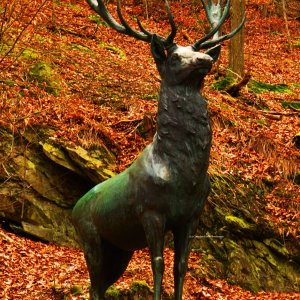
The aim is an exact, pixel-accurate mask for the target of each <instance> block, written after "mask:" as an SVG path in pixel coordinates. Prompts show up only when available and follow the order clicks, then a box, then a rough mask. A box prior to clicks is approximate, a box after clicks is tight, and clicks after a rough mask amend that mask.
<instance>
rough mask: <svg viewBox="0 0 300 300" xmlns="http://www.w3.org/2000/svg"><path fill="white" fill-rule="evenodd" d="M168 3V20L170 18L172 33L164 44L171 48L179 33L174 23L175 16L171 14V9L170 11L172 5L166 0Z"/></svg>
mask: <svg viewBox="0 0 300 300" xmlns="http://www.w3.org/2000/svg"><path fill="white" fill-rule="evenodd" d="M165 3H166V7H167V12H168V18H169V23H170V25H171V33H170V34H169V36H168V37H167V39H166V40H165V42H164V46H165V47H168V46H171V45H172V44H173V41H174V38H175V36H176V33H177V26H176V24H175V22H174V18H173V15H172V13H171V9H170V5H169V2H168V0H165Z"/></svg>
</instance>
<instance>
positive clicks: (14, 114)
mask: <svg viewBox="0 0 300 300" xmlns="http://www.w3.org/2000/svg"><path fill="white" fill-rule="evenodd" d="M4 2H6V1H4ZM127 2H129V1H127ZM199 2H200V1H199ZM135 3H136V2H135ZM274 3H275V2H274V1H266V0H265V1H264V0H251V1H248V5H247V23H246V25H245V68H246V72H247V73H249V74H250V75H251V79H252V82H251V81H250V82H249V85H247V86H246V87H244V88H243V90H242V91H241V93H240V95H239V97H235V98H234V97H232V96H230V95H229V94H228V93H224V92H223V93H221V92H220V91H218V90H217V88H216V85H215V81H216V80H217V79H220V77H221V76H222V75H224V74H225V73H226V67H227V61H228V59H227V57H228V53H227V43H225V45H224V47H223V49H222V56H221V59H220V63H219V64H218V65H217V66H216V67H215V69H214V70H213V71H212V72H211V74H210V75H209V76H208V77H207V81H206V84H205V88H204V91H203V93H204V95H205V96H206V97H207V99H208V102H209V111H210V116H211V119H212V124H213V130H214V137H213V148H212V155H211V167H210V168H211V169H210V172H217V173H219V174H232V175H234V174H238V175H239V176H241V177H242V178H245V179H247V180H251V181H253V182H256V183H257V184H259V183H260V182H264V183H269V184H271V185H272V187H273V189H272V190H271V191H270V193H269V194H268V195H267V197H266V200H267V205H266V207H265V210H266V211H267V212H268V218H269V219H270V220H271V221H272V222H273V223H275V224H277V226H278V230H279V232H280V233H281V234H282V236H283V237H288V236H290V235H292V236H294V237H296V238H299V237H300V226H299V225H300V224H299V217H300V216H299V205H300V199H299V185H297V184H296V183H295V181H296V180H295V179H296V178H298V179H297V180H298V184H299V160H300V157H299V150H298V149H297V148H296V147H295V145H294V142H293V138H294V136H295V135H296V134H297V133H298V132H299V95H300V85H299V74H300V67H299V64H297V61H299V57H300V48H299V42H300V40H299V39H300V36H299V21H297V20H296V19H295V18H292V17H290V18H288V23H287V27H286V26H285V25H284V19H283V17H282V13H281V12H280V10H279V11H278V10H277V7H276V6H275V4H274ZM24 4H26V5H24ZM42 4H43V5H42ZM1 5H2V4H1ZM41 5H42V6H41ZM171 7H172V12H173V14H174V17H175V20H176V24H177V25H178V34H177V37H176V42H178V43H180V44H182V45H187V44H191V43H192V42H193V41H195V40H196V39H197V38H200V37H201V36H202V35H203V32H204V30H206V29H207V27H206V26H207V25H205V22H204V21H203V20H204V13H203V9H201V5H200V4H199V3H196V2H192V4H187V1H178V2H177V1H176V2H173V1H171ZM12 8H13V7H12ZM109 8H110V11H112V13H113V14H115V6H114V5H113V4H112V3H111V2H110V4H109ZM14 9H15V10H16V12H15V13H16V15H14V14H12V15H10V14H7V16H10V17H11V20H9V18H7V19H8V21H6V22H7V23H5V24H6V25H5V26H6V27H5V26H4V27H3V28H7V30H4V31H3V30H2V29H3V28H1V30H2V31H1V32H0V33H2V34H1V37H0V68H1V74H0V113H1V118H0V125H1V126H3V127H5V128H10V129H11V130H12V131H13V132H18V131H20V132H21V131H22V130H24V128H25V127H26V126H32V127H34V126H36V125H41V126H48V127H51V128H53V129H54V132H55V133H54V134H53V136H52V137H51V139H52V140H53V141H56V140H59V139H60V140H61V139H63V140H65V142H66V143H72V144H76V145H81V146H82V147H85V148H89V147H97V145H99V144H102V143H105V144H106V145H107V146H108V147H109V148H110V149H111V150H112V151H113V152H114V153H115V154H116V156H117V160H118V166H117V169H116V171H121V170H123V169H124V168H126V167H127V166H128V165H129V164H130V163H131V162H132V160H133V159H134V158H135V157H136V155H138V153H139V152H140V151H141V150H142V149H143V148H144V147H145V145H146V144H147V143H149V142H150V140H151V136H152V135H153V132H154V131H155V116H156V106H157V94H158V88H159V77H158V74H157V71H156V69H155V66H154V62H153V60H152V58H151V56H150V51H149V45H147V44H146V43H142V42H139V41H135V40H134V39H132V38H130V37H126V36H121V35H119V34H116V33H115V32H113V31H112V30H111V29H109V28H108V27H107V26H105V24H104V23H103V22H102V21H101V19H100V18H98V17H97V16H95V15H94V14H93V13H92V11H91V10H90V9H89V7H88V5H87V4H85V3H84V2H82V1H75V0H73V1H72V0H68V1H62V2H59V1H50V0H49V1H45V2H43V1H31V2H30V1H26V0H20V1H16V2H15V7H14ZM147 9H148V13H149V18H148V19H146V18H145V13H144V11H145V5H144V4H139V5H132V4H131V2H130V3H128V4H127V5H126V7H124V13H125V14H128V15H127V17H128V19H129V20H131V21H132V24H133V25H134V24H135V21H134V17H133V16H136V15H139V16H140V18H141V19H142V21H143V24H144V25H145V26H146V27H147V28H149V29H150V30H151V31H152V32H156V33H159V34H161V35H165V36H166V35H167V33H168V30H169V25H168V22H167V17H166V13H165V7H164V4H163V2H156V1H154V2H149V3H148V6H147ZM37 12H38V13H37ZM0 13H3V10H2V11H1V10H0ZM36 13H37V14H36ZM35 14H36V17H35V19H34V20H33V21H32V22H31V19H32V17H33V16H34V15H35ZM16 16H18V19H17V20H16V21H14V18H15V17H16ZM9 21H11V23H9ZM2 24H4V23H2ZM7 24H8V25H7ZM26 24H30V25H29V26H25V25H26ZM0 25H1V24H0ZM23 29H24V30H23ZM228 29H229V26H228V24H226V25H225V27H224V31H226V30H227V32H228ZM287 30H288V31H287ZM287 32H288V34H287ZM288 37H289V38H288ZM16 40H17V42H18V43H16V44H15V45H14V41H16ZM13 45H14V47H13V49H12V48H11V46H13ZM11 49H12V50H11ZM41 62H42V63H41ZM39 69H43V70H45V72H46V73H45V74H44V77H43V78H44V79H43V80H40V77H39V75H38V74H39V72H38V70H39ZM257 83H267V84H269V85H263V84H260V85H259V84H257ZM279 84H280V85H279ZM212 85H214V86H215V88H213V87H212ZM266 86H267V87H269V88H270V87H278V86H280V87H282V90H279V91H277V92H271V91H269V90H268V89H266ZM263 87H265V89H264V88H263ZM258 88H260V90H258ZM297 102H298V106H297V105H296V104H297ZM141 126H143V128H142V129H141ZM297 172H298V173H297ZM297 176H298V177H297ZM291 195H292V196H291ZM0 230H1V231H0V243H1V249H2V251H1V262H0V265H1V267H0V272H1V273H0V275H1V279H0V295H1V298H3V299H64V297H65V299H86V297H87V291H88V286H89V280H88V274H87V270H86V266H85V263H84V259H83V255H82V252H81V251H80V250H74V249H69V248H63V247H57V246H54V245H47V244H42V243H40V242H35V241H32V240H29V239H25V238H22V237H18V236H16V235H14V234H12V233H8V232H6V231H4V230H3V229H0ZM165 259H166V271H165V277H164V290H165V293H166V294H167V295H170V294H172V288H173V283H172V282H173V281H172V276H173V275H172V261H173V252H172V250H170V249H167V250H166V251H165ZM189 263H190V264H189V269H190V270H191V269H193V266H194V265H196V264H201V257H200V256H199V255H197V253H196V252H193V253H192V254H191V257H190V261H189ZM151 276H152V275H151V270H150V265H149V257H148V252H147V251H146V250H144V251H137V252H136V254H135V256H134V258H133V259H132V261H131V263H130V265H129V267H128V269H127V271H126V273H125V274H124V276H123V277H122V278H121V279H120V280H119V281H118V283H117V286H118V287H119V288H121V289H126V288H127V289H128V288H129V287H130V284H131V282H132V281H133V280H145V281H146V282H147V283H148V284H149V285H150V286H151V285H152V277H151ZM78 286H79V288H82V292H81V291H80V293H79V295H76V287H77V288H78ZM72 289H73V290H72ZM74 289H75V292H74ZM71 291H73V294H72V293H71ZM297 296H298V298H299V295H297V294H295V293H294V294H293V293H291V294H283V293H258V294H252V293H250V292H248V291H244V290H242V289H241V288H240V287H238V286H232V285H229V284H228V283H227V282H226V281H224V280H211V279H209V278H202V279H201V281H199V279H196V278H194V277H193V276H192V273H191V272H188V274H187V278H186V283H185V291H184V299H238V298H239V299H297Z"/></svg>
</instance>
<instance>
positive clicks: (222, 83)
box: [211, 76, 236, 91]
mask: <svg viewBox="0 0 300 300" xmlns="http://www.w3.org/2000/svg"><path fill="white" fill-rule="evenodd" d="M235 83H236V79H235V78H234V77H233V76H226V77H221V78H220V79H218V80H216V81H215V82H214V83H213V84H212V85H211V86H212V87H213V88H214V89H216V90H218V91H224V90H226V89H227V88H229V87H230V86H232V85H233V84H235Z"/></svg>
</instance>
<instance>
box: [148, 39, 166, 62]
mask: <svg viewBox="0 0 300 300" xmlns="http://www.w3.org/2000/svg"><path fill="white" fill-rule="evenodd" d="M151 53H152V56H153V58H154V60H155V62H156V64H161V63H163V62H164V61H165V60H166V59H167V56H166V53H165V48H164V45H163V43H162V42H161V41H160V39H159V38H158V37H157V35H156V34H153V36H152V40H151Z"/></svg>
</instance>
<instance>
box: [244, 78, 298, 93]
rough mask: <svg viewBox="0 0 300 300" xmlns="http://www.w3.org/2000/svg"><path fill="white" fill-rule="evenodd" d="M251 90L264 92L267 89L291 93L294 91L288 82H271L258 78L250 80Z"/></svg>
mask: <svg viewBox="0 0 300 300" xmlns="http://www.w3.org/2000/svg"><path fill="white" fill-rule="evenodd" d="M249 91H251V92H253V93H258V94H259V93H263V92H266V91H270V92H275V93H288V94H291V93H292V92H293V91H292V90H291V89H290V88H289V87H288V85H286V84H270V83H264V82H260V81H256V80H250V82H249Z"/></svg>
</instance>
